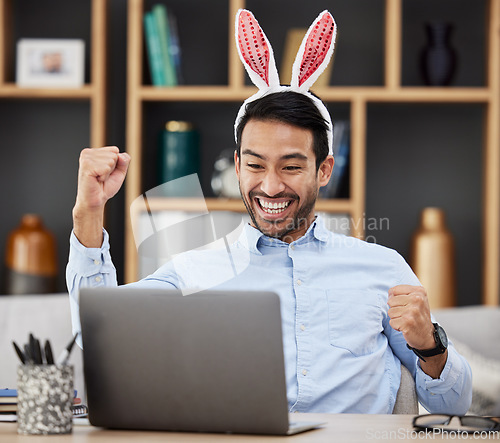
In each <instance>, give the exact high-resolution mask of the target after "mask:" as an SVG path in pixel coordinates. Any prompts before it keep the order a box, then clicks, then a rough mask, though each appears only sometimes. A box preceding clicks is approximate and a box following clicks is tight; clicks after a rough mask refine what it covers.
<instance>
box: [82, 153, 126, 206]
mask: <svg viewBox="0 0 500 443" xmlns="http://www.w3.org/2000/svg"><path fill="white" fill-rule="evenodd" d="M129 163H130V156H129V155H128V154H127V153H126V152H122V153H120V151H119V149H118V148H117V147H116V146H106V147H104V148H95V149H91V148H86V149H84V150H83V151H82V152H81V154H80V169H79V171H78V194H77V197H76V204H75V206H76V207H78V208H79V209H81V210H85V211H90V212H93V211H102V210H103V209H104V206H105V204H106V202H107V201H108V200H109V199H110V198H112V197H113V196H114V195H115V194H116V193H117V192H118V191H119V189H120V188H121V186H122V184H123V181H124V180H125V176H126V174H127V169H128V165H129Z"/></svg>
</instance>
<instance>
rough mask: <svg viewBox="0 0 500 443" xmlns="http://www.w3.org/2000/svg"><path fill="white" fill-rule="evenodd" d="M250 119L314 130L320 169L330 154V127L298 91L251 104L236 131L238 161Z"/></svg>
mask: <svg viewBox="0 0 500 443" xmlns="http://www.w3.org/2000/svg"><path fill="white" fill-rule="evenodd" d="M250 120H260V121H266V120H271V121H272V120H275V121H279V122H283V123H288V124H290V125H293V126H298V127H299V128H304V129H309V130H311V131H312V133H313V151H314V154H315V155H316V170H318V169H319V167H320V165H321V163H323V161H324V160H325V158H326V157H327V155H328V132H327V131H328V124H327V122H326V121H325V119H324V118H323V116H322V115H321V112H320V111H319V109H318V108H317V107H316V105H315V104H314V103H313V101H312V100H311V99H310V98H309V97H307V96H305V95H304V94H300V93H298V92H294V91H282V92H274V93H272V94H268V95H265V96H264V97H261V98H259V99H257V100H254V101H253V102H250V103H248V104H247V105H246V107H245V113H244V114H243V117H242V118H241V120H240V122H239V123H238V126H237V128H236V152H237V153H238V158H239V157H240V149H241V136H242V134H243V129H244V128H245V126H246V124H247V123H248V122H249V121H250ZM332 129H333V128H332Z"/></svg>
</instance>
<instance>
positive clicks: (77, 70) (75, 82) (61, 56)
mask: <svg viewBox="0 0 500 443" xmlns="http://www.w3.org/2000/svg"><path fill="white" fill-rule="evenodd" d="M84 58H85V42H84V41H83V40H61V39H21V40H19V42H18V43H17V70H16V83H17V85H18V86H19V87H27V88H43V87H46V88H78V87H81V86H82V85H83V82H84Z"/></svg>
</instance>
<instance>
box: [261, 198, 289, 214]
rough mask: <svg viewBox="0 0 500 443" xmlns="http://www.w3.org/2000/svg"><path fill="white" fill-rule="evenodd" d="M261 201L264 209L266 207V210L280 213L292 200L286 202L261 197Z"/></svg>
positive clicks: (270, 212)
mask: <svg viewBox="0 0 500 443" xmlns="http://www.w3.org/2000/svg"><path fill="white" fill-rule="evenodd" d="M259 203H260V206H261V207H262V209H264V211H266V212H267V213H269V214H278V213H280V212H283V211H284V210H285V209H286V208H287V207H288V205H289V204H290V200H289V201H286V202H281V203H277V202H268V201H264V200H260V199H259Z"/></svg>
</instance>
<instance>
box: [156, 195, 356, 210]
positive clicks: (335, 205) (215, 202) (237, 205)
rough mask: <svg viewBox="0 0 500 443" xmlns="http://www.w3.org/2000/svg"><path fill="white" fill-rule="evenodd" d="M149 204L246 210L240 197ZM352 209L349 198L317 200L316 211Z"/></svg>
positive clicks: (163, 207) (158, 207)
mask: <svg viewBox="0 0 500 443" xmlns="http://www.w3.org/2000/svg"><path fill="white" fill-rule="evenodd" d="M148 206H149V209H150V210H151V211H152V212H156V211H186V212H195V211H204V210H205V208H206V209H208V210H209V211H233V212H246V209H245V206H244V204H243V201H242V200H240V199H227V198H206V199H197V198H172V197H169V198H159V197H156V198H149V199H148ZM351 211H352V203H351V201H350V200H348V199H338V200H324V199H319V200H318V201H317V202H316V212H334V213H340V214H342V213H349V212H351Z"/></svg>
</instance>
